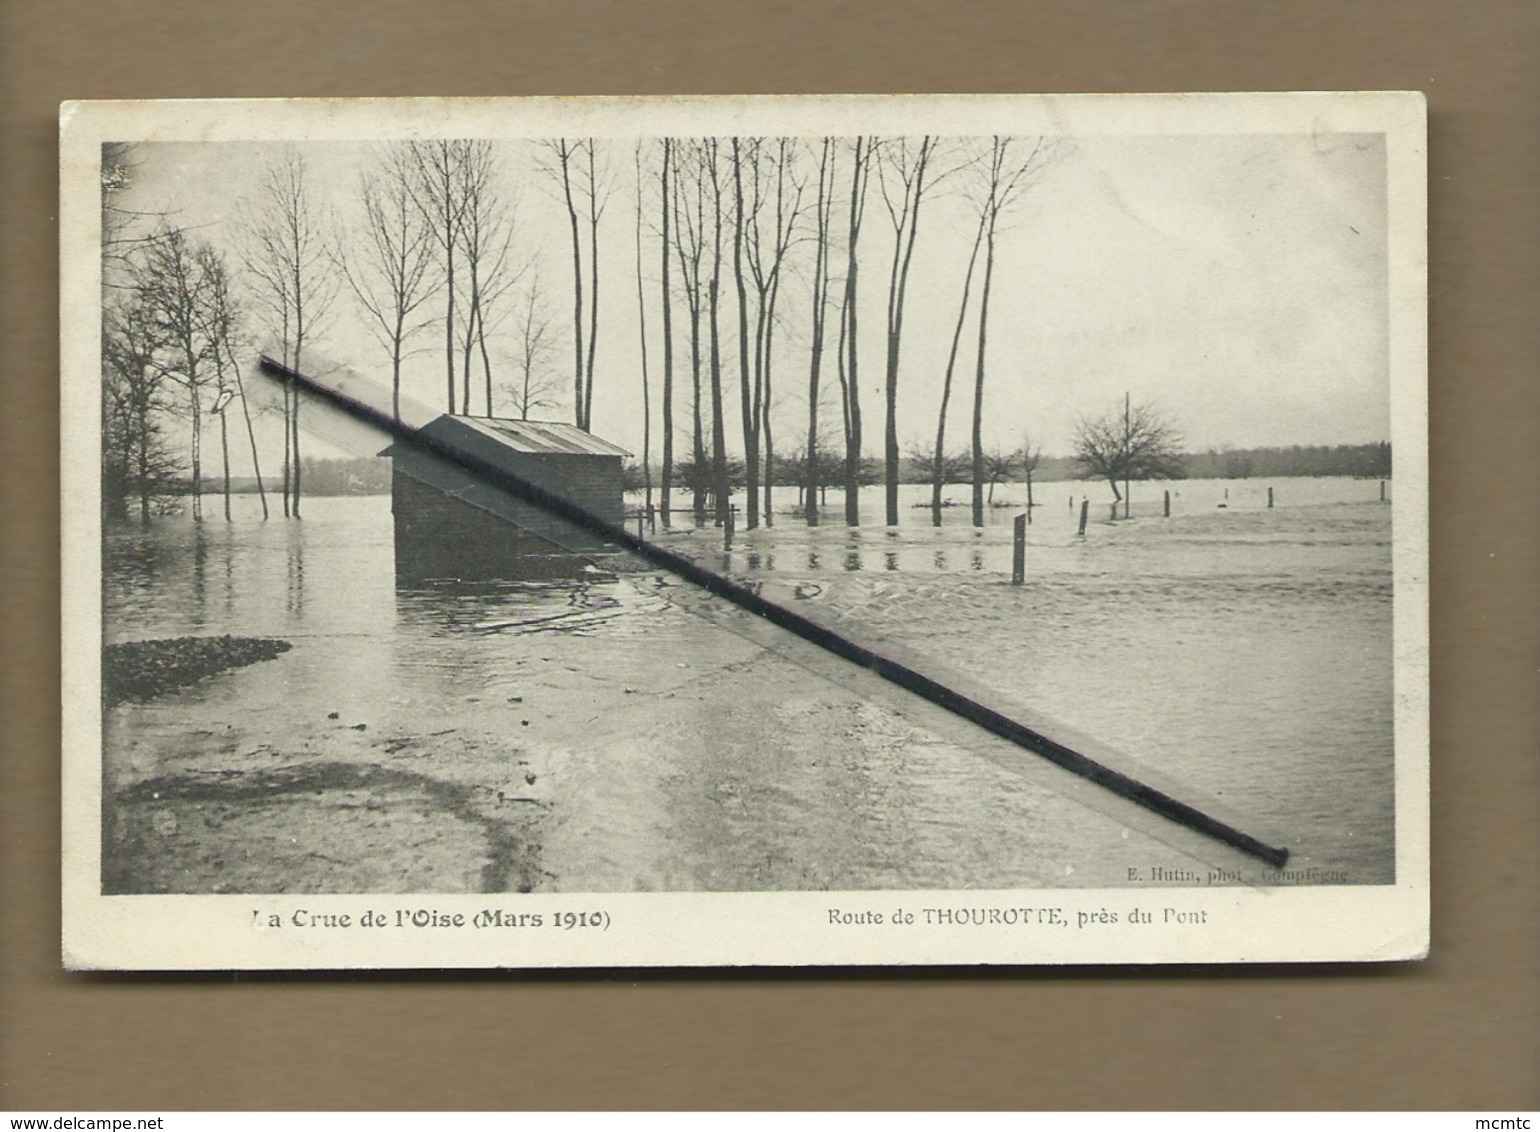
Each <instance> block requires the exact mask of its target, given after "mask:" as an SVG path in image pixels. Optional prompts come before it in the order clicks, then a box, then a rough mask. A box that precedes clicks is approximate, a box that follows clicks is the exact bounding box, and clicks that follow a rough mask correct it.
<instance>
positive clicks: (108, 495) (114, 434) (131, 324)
mask: <svg viewBox="0 0 1540 1132" xmlns="http://www.w3.org/2000/svg"><path fill="white" fill-rule="evenodd" d="M165 344H166V343H165V337H164V332H163V331H162V330H161V328H160V326H159V325H158V324H157V321H156V318H155V314H154V311H153V309H152V307H151V305H150V303H149V302H148V301H147V299H146V297H145V296H144V295H143V294H142V293H141V292H139V291H138V290H137V289H135V290H131V291H129V292H128V293H127V294H126V295H125V296H124V297H123V298H122V299H121V300H120V301H118V302H116V303H114V304H112V305H110V306H108V305H104V307H103V311H102V390H103V404H102V504H103V509H104V513H105V514H106V515H107V516H110V517H114V518H127V511H128V508H127V501H128V497H129V495H130V494H132V495H133V496H134V497H135V498H136V499H137V501H138V510H139V522H140V523H141V524H143V525H145V526H148V525H149V522H150V501H151V499H152V498H153V497H154V496H155V495H156V494H157V493H158V492H159V491H160V490H161V489H162V488H164V487H166V486H167V485H168V484H169V483H170V482H171V481H172V479H173V478H174V477H175V475H176V473H177V472H178V471H179V470H180V464H179V462H178V461H177V459H176V457H175V456H174V455H173V454H172V450H171V445H170V443H169V442H168V441H167V439H166V436H165V430H164V428H163V427H162V424H161V418H162V417H163V415H164V414H166V413H168V412H170V411H171V410H172V405H171V399H170V389H169V386H170V381H169V378H168V375H167V371H166V370H165V369H164V368H162V367H161V366H160V365H159V364H158V362H157V355H158V354H159V353H160V351H161V350H162V349H163V348H164V346H165Z"/></svg>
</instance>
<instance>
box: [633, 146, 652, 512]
mask: <svg viewBox="0 0 1540 1132" xmlns="http://www.w3.org/2000/svg"><path fill="white" fill-rule="evenodd" d="M645 216H646V210H645V209H644V208H643V206H642V143H641V142H638V143H637V145H636V318H637V337H638V340H639V341H640V343H641V361H642V489H643V491H644V493H645V497H646V508H647V512H648V514H651V513H652V389H651V383H650V380H649V374H648V373H647V289H646V286H645V281H644V279H643V276H642V227H643V225H644V224H645Z"/></svg>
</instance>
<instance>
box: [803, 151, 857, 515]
mask: <svg viewBox="0 0 1540 1132" xmlns="http://www.w3.org/2000/svg"><path fill="white" fill-rule="evenodd" d="M833 146H834V143H833V140H832V139H830V138H825V139H824V141H823V150H822V152H821V153H820V154H819V160H818V196H817V198H816V200H815V201H814V216H815V218H816V229H817V231H816V234H815V236H814V249H813V341H812V352H811V354H810V355H809V358H808V379H807V449H806V459H805V462H804V465H803V470H802V475H803V480H804V484H803V490H802V515H803V518H804V519H806V520H807V524H808V526H810V527H811V526H817V525H818V478H819V476H818V382H819V378H820V376H821V373H822V369H823V340H824V320H825V318H826V315H827V307H828V297H829V215H830V211H831V206H832V203H833V202H832V200H831V198H832V196H833V180H834V173H833V167H832V165H831V164H830V162H831V157H832V153H833ZM847 432H848V430H847Z"/></svg>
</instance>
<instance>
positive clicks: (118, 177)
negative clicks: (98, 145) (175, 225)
mask: <svg viewBox="0 0 1540 1132" xmlns="http://www.w3.org/2000/svg"><path fill="white" fill-rule="evenodd" d="M138 167H139V158H138V156H137V155H136V154H135V145H134V143H133V142H104V143H103V144H102V171H101V188H102V237H101V240H102V286H103V288H104V289H106V290H113V289H116V288H120V287H124V286H132V285H133V282H132V275H133V272H132V269H131V266H130V264H129V262H128V261H129V258H130V257H131V256H132V255H133V254H134V253H135V252H136V251H139V250H140V249H142V248H143V247H144V245H145V244H147V243H149V242H150V241H151V240H153V239H155V235H156V233H157V232H158V231H159V230H160V229H161V228H162V227H165V226H169V220H168V217H167V214H166V213H164V212H146V211H143V210H141V209H136V208H132V207H130V206H129V205H128V204H126V203H125V202H124V200H123V196H124V194H125V193H126V192H128V190H130V189H131V188H133V185H134V176H135V172H136V170H137V169H138Z"/></svg>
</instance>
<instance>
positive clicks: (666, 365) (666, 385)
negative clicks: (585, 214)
mask: <svg viewBox="0 0 1540 1132" xmlns="http://www.w3.org/2000/svg"><path fill="white" fill-rule="evenodd" d="M672 163H673V143H672V141H670V139H668V138H664V139H663V167H662V173H661V174H660V176H661V178H662V191H661V196H662V201H663V244H662V248H661V254H662V258H663V266H662V269H661V271H660V272H659V274H658V279H659V290H660V292H661V296H660V297H661V298H662V300H663V483H662V485H661V487H662V498H661V499H660V500H659V505H660V507H661V508H662V511H663V525H664V527H668V526H669V525H670V522H671V520H670V517H669V516H670V512H671V511H672V509H673V488H674V318H673V309H672V302H671V299H670V295H669V285H668V268H669V264H668V241H669V231H668V222H669V211H670V205H671V201H670V198H669V184H668V171H669V166H670V165H671V164H672Z"/></svg>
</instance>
